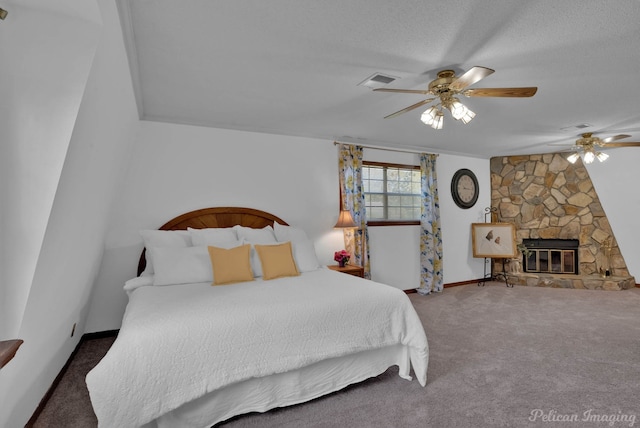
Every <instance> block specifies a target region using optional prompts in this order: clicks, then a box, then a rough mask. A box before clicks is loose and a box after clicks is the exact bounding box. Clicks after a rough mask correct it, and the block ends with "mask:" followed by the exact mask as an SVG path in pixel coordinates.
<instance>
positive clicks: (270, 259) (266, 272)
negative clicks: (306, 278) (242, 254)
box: [255, 242, 300, 279]
mask: <svg viewBox="0 0 640 428" xmlns="http://www.w3.org/2000/svg"><path fill="white" fill-rule="evenodd" d="M255 248H256V252H257V253H258V257H260V263H261V264H262V278H263V279H275V278H280V277H282V276H298V275H300V272H299V271H298V268H297V267H296V263H295V262H294V261H293V251H292V250H291V242H284V243H282V244H277V245H255Z"/></svg>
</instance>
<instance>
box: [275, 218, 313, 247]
mask: <svg viewBox="0 0 640 428" xmlns="http://www.w3.org/2000/svg"><path fill="white" fill-rule="evenodd" d="M273 232H274V233H275V235H276V239H277V240H278V242H287V241H291V242H296V241H306V240H308V239H309V237H308V236H307V233H306V232H305V231H304V230H302V229H298V228H295V227H291V226H284V225H282V224H280V223H278V222H275V223H274V224H273Z"/></svg>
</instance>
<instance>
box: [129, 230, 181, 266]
mask: <svg viewBox="0 0 640 428" xmlns="http://www.w3.org/2000/svg"><path fill="white" fill-rule="evenodd" d="M140 236H142V240H143V241H144V246H145V248H146V249H147V252H146V254H145V259H146V260H147V265H146V267H145V269H144V272H142V275H143V276H147V275H151V274H153V273H154V269H153V254H151V253H152V252H151V251H149V248H155V247H180V248H182V247H190V246H191V235H189V232H188V231H186V230H141V231H140Z"/></svg>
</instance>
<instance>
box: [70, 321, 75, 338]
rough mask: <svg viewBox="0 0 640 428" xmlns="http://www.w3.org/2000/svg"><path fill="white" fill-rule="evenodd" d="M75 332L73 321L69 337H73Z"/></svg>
mask: <svg viewBox="0 0 640 428" xmlns="http://www.w3.org/2000/svg"><path fill="white" fill-rule="evenodd" d="M75 332H76V323H73V327H71V337H73V334H74V333H75Z"/></svg>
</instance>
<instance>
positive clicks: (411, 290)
mask: <svg viewBox="0 0 640 428" xmlns="http://www.w3.org/2000/svg"><path fill="white" fill-rule="evenodd" d="M480 281H482V280H481V279H470V280H468V281H460V282H450V283H448V284H444V285H443V287H444V288H449V287H457V286H459V285H467V284H477V283H478V282H480ZM403 291H404V292H405V293H407V294H411V293H417V292H418V291H417V289H415V288H410V289H408V290H403Z"/></svg>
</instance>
